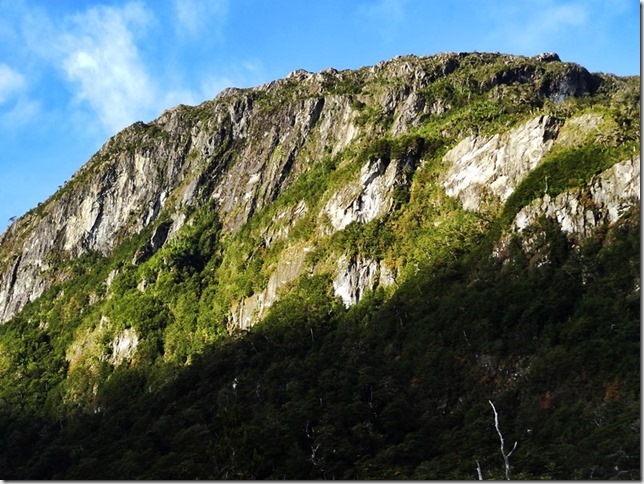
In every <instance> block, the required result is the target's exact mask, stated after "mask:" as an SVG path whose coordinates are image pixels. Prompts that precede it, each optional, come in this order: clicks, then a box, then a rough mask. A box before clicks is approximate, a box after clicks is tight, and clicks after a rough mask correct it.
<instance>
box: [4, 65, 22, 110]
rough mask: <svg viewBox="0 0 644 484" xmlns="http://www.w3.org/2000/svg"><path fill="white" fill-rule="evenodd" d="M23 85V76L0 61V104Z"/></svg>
mask: <svg viewBox="0 0 644 484" xmlns="http://www.w3.org/2000/svg"><path fill="white" fill-rule="evenodd" d="M24 87H25V78H24V76H23V75H22V74H20V73H19V72H17V71H16V70H14V69H12V68H11V67H9V66H8V65H6V64H2V63H0V104H4V103H5V102H7V100H9V98H11V96H13V95H14V94H16V93H17V92H19V91H21V90H22V89H23V88H24Z"/></svg>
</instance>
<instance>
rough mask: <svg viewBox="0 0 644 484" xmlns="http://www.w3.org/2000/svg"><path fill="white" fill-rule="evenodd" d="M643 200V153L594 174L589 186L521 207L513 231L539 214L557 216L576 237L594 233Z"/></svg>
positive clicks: (525, 226)
mask: <svg viewBox="0 0 644 484" xmlns="http://www.w3.org/2000/svg"><path fill="white" fill-rule="evenodd" d="M639 202H640V157H639V155H638V156H636V157H633V158H632V159H629V160H624V161H622V162H621V163H617V164H615V165H613V166H612V167H610V168H609V169H608V170H605V171H603V172H602V173H600V174H598V175H596V176H595V177H593V179H592V180H591V181H590V183H588V185H587V186H584V187H581V188H575V189H573V190H568V191H565V192H564V193H561V194H559V195H557V196H556V197H554V198H552V197H550V196H548V195H545V196H544V197H542V198H538V199H536V200H534V201H533V202H532V203H530V204H529V205H528V206H526V207H524V208H523V209H521V211H520V212H519V213H518V214H517V215H516V217H515V218H514V221H513V223H512V226H511V231H512V232H514V233H521V232H523V231H524V230H525V229H526V228H528V227H529V226H530V225H532V224H534V223H535V222H536V221H537V220H538V219H539V218H540V217H543V216H545V217H550V218H554V219H556V220H557V222H558V223H559V225H560V226H561V230H562V231H563V232H565V233H567V234H569V235H570V236H573V237H575V238H576V239H584V238H587V237H590V236H591V235H593V234H594V233H595V231H596V230H597V228H598V227H600V226H601V225H603V224H611V223H614V222H616V221H617V220H618V219H619V218H620V217H621V216H622V215H623V214H624V213H625V212H626V211H627V210H628V209H630V208H632V207H633V206H636V205H638V204H639Z"/></svg>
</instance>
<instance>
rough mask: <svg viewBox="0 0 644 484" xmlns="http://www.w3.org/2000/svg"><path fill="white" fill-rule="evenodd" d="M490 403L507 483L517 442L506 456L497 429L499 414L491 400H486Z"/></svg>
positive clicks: (499, 432)
mask: <svg viewBox="0 0 644 484" xmlns="http://www.w3.org/2000/svg"><path fill="white" fill-rule="evenodd" d="M488 402H490V405H491V406H492V411H493V412H494V428H495V429H496V433H497V434H499V440H500V441H501V455H502V456H503V462H504V463H505V478H506V479H507V480H508V481H509V480H510V456H511V455H512V452H514V449H516V448H517V442H516V441H515V442H514V446H513V447H512V450H511V451H510V452H508V453H507V454H506V452H505V442H504V440H503V435H502V434H501V429H499V414H498V413H497V412H496V408H495V407H494V404H493V403H492V400H488ZM479 476H480V471H479Z"/></svg>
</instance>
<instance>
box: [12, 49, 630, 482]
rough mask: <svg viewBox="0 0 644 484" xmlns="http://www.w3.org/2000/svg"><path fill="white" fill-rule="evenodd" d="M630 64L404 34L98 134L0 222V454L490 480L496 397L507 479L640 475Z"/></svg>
mask: <svg viewBox="0 0 644 484" xmlns="http://www.w3.org/2000/svg"><path fill="white" fill-rule="evenodd" d="M639 89H640V87H639V78H635V77H633V78H620V77H616V76H612V75H607V74H593V73H589V72H588V71H587V70H586V69H584V68H583V67H581V66H578V65H576V64H572V63H565V62H561V60H560V59H559V57H558V56H557V55H556V54H552V53H548V54H541V55H538V56H535V57H522V56H514V55H503V54H483V53H445V54H439V55H435V56H431V57H416V56H404V57H397V58H395V59H392V60H390V61H386V62H381V63H379V64H377V65H375V66H371V67H364V68H361V69H358V70H353V71H348V70H347V71H337V70H334V69H326V70H324V71H321V72H318V73H310V72H306V71H303V70H297V71H294V72H293V73H291V74H290V75H289V76H287V77H286V78H285V79H281V80H277V81H274V82H271V83H269V84H265V85H262V86H259V87H256V88H249V89H227V90H225V91H223V92H222V93H221V94H220V95H218V96H217V97H216V98H215V99H214V100H211V101H207V102H204V103H203V104H201V105H199V106H194V107H190V106H183V105H180V106H176V107H174V108H171V109H168V110H167V111H165V112H164V113H163V114H162V115H161V116H160V117H159V118H158V119H156V120H154V121H152V122H150V123H147V124H146V123H142V122H139V123H135V124H133V125H132V126H130V127H128V128H127V129H125V130H123V131H122V132H120V133H118V134H117V135H116V136H114V137H113V138H111V139H110V140H109V141H108V142H107V143H106V144H105V145H104V146H103V147H102V148H101V149H100V150H99V151H98V152H97V153H96V154H95V155H94V156H93V157H92V158H91V159H90V160H89V161H88V162H87V164H86V165H85V166H83V167H82V168H81V169H80V170H79V171H78V172H77V173H76V174H75V175H74V176H73V177H72V178H71V179H70V180H69V181H68V182H67V183H66V184H65V186H63V187H62V188H61V189H60V190H59V191H58V192H57V193H55V194H54V195H53V196H52V197H50V198H49V199H48V200H47V201H45V202H44V203H42V204H40V205H39V206H38V207H36V208H34V209H33V210H31V211H30V212H29V213H27V214H26V215H24V216H23V217H21V218H20V219H18V220H16V221H15V222H14V223H13V224H12V225H11V226H10V227H9V228H8V229H7V230H6V231H5V232H4V233H3V234H2V235H1V236H0V320H2V321H3V322H4V324H3V325H2V326H1V327H0V379H1V380H2V385H1V387H2V388H3V390H1V392H2V394H0V397H1V398H2V399H3V402H4V404H3V409H2V410H1V413H0V428H1V429H2V431H3V435H4V436H5V438H4V440H2V444H1V447H0V452H1V454H0V463H2V465H3V466H4V468H5V470H6V472H5V473H4V474H3V475H6V476H9V477H11V478H81V479H90V478H104V479H109V478H129V479H133V478H151V479H163V478H194V477H200V478H210V479H224V478H243V479H255V478H298V479H311V478H342V479H351V478H360V479H366V478H404V479H412V478H418V479H437V478H459V479H462V478H475V477H476V474H475V473H474V474H473V473H472V471H476V470H477V464H476V462H477V461H479V462H480V463H479V464H478V465H479V467H478V472H482V473H483V474H484V475H485V477H490V478H492V477H501V476H502V469H501V466H499V462H497V461H498V460H499V459H501V456H500V455H499V454H498V449H497V447H498V440H496V441H495V439H498V436H500V432H499V434H498V435H497V432H496V431H498V430H499V427H498V424H497V427H496V431H495V428H494V425H493V424H494V417H497V409H498V410H499V412H502V413H501V419H502V420H501V425H502V426H503V428H504V431H506V432H508V434H512V435H514V437H508V439H509V438H512V439H514V440H517V441H518V442H519V443H518V447H517V449H516V452H515V453H514V454H513V455H512V464H513V466H512V468H513V469H515V470H516V473H515V474H514V476H513V477H516V478H520V477H524V478H538V477H546V478H558V479H561V478H573V477H574V478H595V477H596V478H602V479H605V478H610V477H631V478H632V477H635V476H636V475H639V431H636V427H637V426H638V425H637V422H638V420H637V418H638V416H639V386H638V385H639V383H638V381H639V359H638V355H639V315H638V314H639V309H638V308H639V297H640V296H639V269H638V268H639V200H640V192H639V183H640V155H639V153H640V124H639V123H640V90H639ZM492 400H494V401H496V402H497V405H496V406H494V405H492V406H490V405H489V403H488V402H490V403H491V401H492ZM492 409H494V415H492V417H491V410H492ZM25 422H29V423H28V424H26V423H25ZM22 425H26V428H22V427H21V426H22ZM25 436H28V437H25ZM580 445H581V446H582V447H584V446H587V447H588V448H589V449H594V450H593V453H592V454H594V457H593V455H588V454H584V452H583V451H581V452H580V451H579V450H577V449H579V448H580V447H579V446H580ZM598 448H600V449H602V450H601V453H602V456H601V457H598V456H597V455H596V449H598ZM506 450H508V449H506ZM505 456H506V455H505V454H504V457H505ZM591 457H592V458H591ZM501 460H502V459H501ZM151 464H152V465H151ZM481 466H483V469H481Z"/></svg>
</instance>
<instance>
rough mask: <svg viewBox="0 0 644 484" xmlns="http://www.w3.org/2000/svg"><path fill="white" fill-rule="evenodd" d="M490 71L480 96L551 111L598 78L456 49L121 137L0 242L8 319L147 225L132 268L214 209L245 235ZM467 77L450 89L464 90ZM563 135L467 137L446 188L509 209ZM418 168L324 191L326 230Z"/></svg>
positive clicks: (374, 165)
mask: <svg viewBox="0 0 644 484" xmlns="http://www.w3.org/2000/svg"><path fill="white" fill-rule="evenodd" d="M486 63H487V64H489V65H494V66H497V67H499V69H500V70H499V72H497V73H496V74H493V75H488V74H487V73H486V74H485V76H484V78H483V79H482V80H481V81H480V83H479V84H478V87H477V88H476V89H485V88H487V87H490V86H495V85H499V84H506V85H511V84H512V83H515V82H520V83H529V84H530V86H531V89H532V88H534V89H533V90H535V89H536V90H537V91H538V93H537V94H538V96H541V98H542V99H551V100H554V101H555V102H561V101H562V100H564V99H566V98H567V97H570V96H579V95H581V94H585V93H592V92H593V90H594V89H595V88H596V84H597V83H598V82H599V80H600V78H599V77H597V76H595V75H592V74H590V73H588V72H587V71H586V70H585V69H583V68H581V67H579V66H576V65H574V64H565V63H561V62H559V59H558V57H556V55H552V54H547V55H544V56H542V58H539V59H536V60H535V59H527V58H523V57H520V56H504V55H500V54H467V53H446V54H439V55H437V56H433V57H426V58H423V57H415V56H405V57H399V58H395V59H392V60H390V61H386V62H381V63H379V64H377V65H375V66H372V67H365V68H362V69H359V70H357V71H336V70H334V69H326V70H324V71H321V72H318V73H309V72H306V71H302V70H299V71H295V72H294V73H292V74H291V75H290V76H289V77H287V78H286V79H281V80H277V81H274V82H271V83H268V84H265V85H263V86H259V87H256V88H252V89H226V90H225V91H223V92H222V93H220V94H219V95H218V96H217V97H216V98H215V99H214V100H212V101H207V102H205V103H203V104H201V105H199V106H195V107H188V106H182V105H180V106H176V107H174V108H172V109H169V110H167V111H165V112H164V113H163V114H162V115H161V116H160V117H159V118H158V119H156V120H154V121H152V122H150V123H148V124H145V123H141V122H139V123H135V124H133V125H132V126H130V127H129V128H127V129H125V130H123V131H122V132H121V133H119V134H118V135H116V136H114V137H113V138H112V139H110V140H109V141H108V142H107V143H106V144H105V145H104V146H103V147H102V148H101V149H100V150H99V151H98V152H97V153H96V155H94V156H93V157H92V159H90V161H89V162H88V163H87V164H86V165H85V166H84V167H83V168H81V169H80V170H79V171H78V172H77V173H76V174H75V175H74V177H73V178H72V179H71V180H70V181H69V182H68V183H67V184H66V185H65V186H64V187H63V188H62V189H61V190H60V191H59V192H58V193H56V194H55V195H53V196H52V197H51V198H50V199H49V200H47V201H46V202H44V203H43V204H41V205H40V206H39V207H38V208H36V209H34V210H32V211H31V212H30V213H28V214H27V215H25V216H23V217H21V218H20V219H18V220H17V221H16V222H14V223H13V224H12V225H11V226H10V227H9V229H7V231H5V232H4V233H3V234H2V235H0V321H6V320H8V319H10V318H11V317H12V316H13V315H14V314H16V312H18V311H19V310H20V309H21V308H23V307H24V306H25V304H27V303H28V302H29V301H32V300H34V299H35V298H37V297H38V296H40V295H41V294H42V293H43V291H45V290H46V289H47V288H49V287H51V285H52V284H54V283H55V282H56V281H60V280H64V279H65V278H66V277H68V273H66V269H65V263H66V261H69V260H71V259H73V258H76V257H78V256H80V255H83V254H86V253H88V252H92V251H96V252H98V253H100V254H103V255H109V254H111V253H112V252H113V251H114V249H115V248H116V247H118V246H119V244H121V243H122V242H123V241H125V240H128V239H129V238H130V237H132V236H133V235H135V234H139V233H141V232H142V231H144V230H147V231H148V232H147V234H148V236H147V241H146V242H145V245H144V246H143V247H139V248H138V250H135V251H134V252H133V253H132V259H131V262H133V263H135V264H138V263H141V262H142V261H144V260H146V258H147V257H150V256H151V255H152V254H153V253H155V252H156V251H158V250H159V249H160V248H161V247H163V245H164V244H165V243H166V242H167V241H168V240H172V239H173V238H174V237H176V236H177V234H179V232H180V230H181V227H182V226H183V225H184V224H186V223H188V221H189V214H190V213H192V211H194V209H195V208H198V207H200V206H202V205H203V204H205V203H209V202H212V203H213V204H214V206H215V208H216V210H217V215H218V219H219V221H220V222H221V224H222V227H223V229H222V230H223V233H228V234H234V233H236V232H238V231H239V230H240V229H241V228H242V227H243V226H244V224H245V223H246V222H247V221H248V220H249V219H250V217H252V216H253V214H255V213H257V212H258V211H260V210H262V209H263V208H264V207H267V206H268V205H269V204H271V203H272V202H273V201H274V200H276V199H277V198H278V197H279V196H280V195H281V194H282V193H284V191H286V190H288V189H289V187H291V186H293V184H294V183H295V181H296V180H298V179H299V177H300V176H302V175H304V174H306V173H307V172H308V171H309V170H310V169H311V168H312V167H313V165H314V164H316V163H318V162H319V161H320V160H323V159H325V158H328V157H336V156H340V155H341V154H342V153H344V152H345V150H351V149H356V148H358V149H363V148H364V146H368V145H369V144H370V143H373V142H374V141H375V140H377V139H379V138H382V137H383V136H389V137H395V136H399V135H402V134H405V133H407V132H408V131H409V130H411V129H414V128H415V127H418V126H420V125H421V124H422V123H423V121H424V120H426V119H428V117H429V119H432V117H433V116H442V115H444V114H445V113H447V112H448V111H449V110H450V109H452V104H453V103H452V100H450V99H449V89H448V90H447V91H445V92H446V93H447V94H445V96H442V95H441V96H442V97H441V96H439V97H436V96H429V95H428V91H427V89H428V88H430V87H431V85H432V83H435V82H436V81H437V80H440V79H443V78H445V77H446V76H450V75H452V74H457V73H458V72H459V69H466V70H467V69H473V68H474V67H473V66H477V65H483V64H486ZM553 66H554V67H553ZM468 72H469V71H468ZM466 77H467V76H460V77H458V80H457V81H455V84H454V86H456V87H454V86H452V88H453V89H456V88H458V89H462V88H463V86H465V85H466V84H468V83H469V81H467V82H465V81H464V80H463V79H465V78H466ZM464 82H465V84H464ZM559 127H560V125H559V123H558V122H557V121H556V120H555V119H554V118H551V117H548V116H540V117H538V118H535V119H533V120H532V121H530V122H528V123H525V124H524V125H522V126H520V127H517V128H515V129H513V130H511V131H510V132H508V133H505V134H499V135H496V136H492V137H479V136H476V137H469V138H466V139H465V140H462V141H461V142H460V143H459V144H458V145H457V146H456V147H455V148H453V149H452V150H451V151H450V152H449V153H448V154H447V155H446V156H445V162H446V163H450V164H451V167H450V169H449V170H448V173H447V175H446V177H445V178H444V181H443V185H444V187H445V190H446V191H447V193H448V194H450V195H452V196H455V197H457V198H458V199H459V200H461V202H462V203H463V205H464V206H465V207H466V208H468V209H470V210H478V209H479V208H480V207H481V203H483V202H484V201H487V200H488V199H490V198H492V199H495V200H498V201H500V202H503V201H504V200H506V199H507V197H508V196H509V194H510V193H512V190H513V189H514V188H515V187H516V185H517V183H519V182H520V181H521V179H522V178H523V177H524V176H525V175H526V173H528V172H529V171H530V170H532V169H534V167H535V166H537V165H538V163H539V161H540V160H541V159H542V157H543V156H544V154H545V153H546V152H547V151H548V150H549V149H550V148H551V146H552V143H553V139H554V138H555V137H556V135H557V132H558V129H559ZM415 161H418V160H415ZM408 168H409V167H408V166H407V160H404V159H403V160H399V159H389V158H387V157H379V158H377V159H372V160H370V161H368V162H367V163H366V164H365V165H364V166H363V167H362V170H361V171H360V175H359V177H358V179H357V180H354V181H351V182H349V183H347V184H346V185H344V186H343V187H341V188H340V189H339V190H337V191H336V192H335V193H329V194H325V196H328V199H327V200H328V202H327V203H326V205H325V206H324V208H323V209H322V211H321V212H320V214H321V215H325V216H326V218H327V219H328V221H329V223H330V227H331V228H330V230H331V231H338V230H342V229H343V228H345V227H347V225H349V224H350V223H351V222H359V223H365V222H369V221H371V220H374V219H375V218H377V217H381V216H384V215H385V214H388V213H390V211H391V209H392V206H393V203H394V193H395V191H396V189H398V188H400V187H401V185H405V184H407V183H408V182H409V180H408V179H407V178H406V175H405V174H404V173H406V171H409V170H408ZM412 171H413V170H412ZM308 210H310V207H308V206H307V205H306V204H304V205H299V204H295V205H294V207H293V208H292V211H291V212H288V213H286V212H285V213H284V215H283V216H284V217H294V218H297V217H300V216H303V214H306V213H308ZM316 210H320V209H319V208H316ZM322 218H324V217H320V219H322ZM291 226H292V225H291V224H284V223H282V222H280V221H278V220H276V221H275V223H274V224H273V226H272V227H267V228H266V230H265V233H264V235H265V237H264V238H265V243H266V246H267V247H268V246H269V245H270V244H271V243H273V241H275V240H280V239H283V238H285V237H286V236H287V234H288V230H290V228H289V227H291ZM316 230H321V232H324V230H323V229H320V227H317V228H316ZM327 235H328V233H327ZM275 277H276V281H277V280H280V281H282V280H283V281H286V280H292V278H290V279H289V277H290V276H289V277H287V278H286V279H284V278H280V277H278V276H275ZM293 277H294V276H293ZM279 285H280V284H279V283H277V282H275V284H274V286H276V287H277V286H279ZM271 291H272V290H271ZM270 294H272V292H270ZM270 294H269V293H268V292H267V293H266V295H264V296H262V297H264V300H263V302H262V299H261V297H260V295H257V298H256V299H257V300H256V302H254V303H250V302H248V303H241V304H242V306H241V309H240V311H241V313H239V314H240V315H239V316H238V317H237V321H238V322H240V321H244V320H246V315H247V314H250V313H253V312H258V311H259V312H261V310H260V309H261V307H265V306H266V304H267V302H268V303H269V304H270V301H272V300H273V299H272V298H273V296H271V295H270ZM244 304H250V306H248V309H243V307H244V306H243V305H244ZM258 308H260V309H258ZM240 324H242V325H243V324H245V323H243V322H241V323H240Z"/></svg>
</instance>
